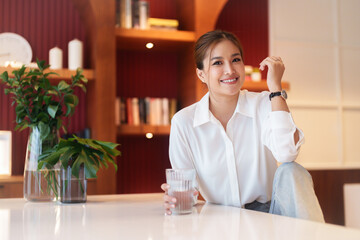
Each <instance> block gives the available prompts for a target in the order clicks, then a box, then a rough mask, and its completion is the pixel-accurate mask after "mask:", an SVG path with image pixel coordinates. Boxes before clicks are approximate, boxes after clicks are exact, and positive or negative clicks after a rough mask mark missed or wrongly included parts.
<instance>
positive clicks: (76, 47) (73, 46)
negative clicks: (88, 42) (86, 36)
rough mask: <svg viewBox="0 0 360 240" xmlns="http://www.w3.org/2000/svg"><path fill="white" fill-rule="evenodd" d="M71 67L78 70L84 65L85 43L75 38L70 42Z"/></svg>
mask: <svg viewBox="0 0 360 240" xmlns="http://www.w3.org/2000/svg"><path fill="white" fill-rule="evenodd" d="M68 48H69V66H68V67H69V69H70V70H76V69H77V68H82V67H83V43H82V42H81V41H80V40H78V39H74V40H72V41H70V42H69V46H68Z"/></svg>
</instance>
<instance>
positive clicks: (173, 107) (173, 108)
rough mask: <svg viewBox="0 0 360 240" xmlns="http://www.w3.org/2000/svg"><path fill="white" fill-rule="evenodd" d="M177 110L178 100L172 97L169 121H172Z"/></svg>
mask: <svg viewBox="0 0 360 240" xmlns="http://www.w3.org/2000/svg"><path fill="white" fill-rule="evenodd" d="M176 111H177V101H176V99H175V98H172V99H170V107H169V121H170V122H171V119H172V117H173V116H174V115H175V113H176Z"/></svg>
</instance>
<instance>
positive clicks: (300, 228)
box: [0, 194, 360, 240]
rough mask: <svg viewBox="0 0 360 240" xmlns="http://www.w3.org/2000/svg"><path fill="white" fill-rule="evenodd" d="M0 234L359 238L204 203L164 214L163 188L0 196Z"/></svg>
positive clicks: (352, 232) (356, 233) (67, 238)
mask: <svg viewBox="0 0 360 240" xmlns="http://www.w3.org/2000/svg"><path fill="white" fill-rule="evenodd" d="M0 239H1V240H8V239H29V240H30V239H36V240H40V239H46V240H51V239H62V240H71V239H76V240H80V239H81V240H82V239H85V240H91V239H97V240H99V239H101V240H102V239H131V240H132V239H134V240H137V239H143V240H156V239H176V240H177V239H217V240H218V239H220V240H226V239H237V240H239V239H246V240H248V239H261V240H264V239H286V240H288V239H291V240H294V239H306V240H308V239H319V240H330V239H341V240H345V239H354V240H355V239H356V240H359V239H360V230H356V229H349V228H345V227H341V226H337V225H331V224H321V223H316V222H311V221H305V220H299V219H294V218H288V217H282V216H276V215H271V214H266V213H260V212H255V211H250V210H246V209H240V208H235V207H227V206H220V205H211V204H203V205H199V206H198V207H196V208H194V209H193V213H192V214H189V215H172V216H165V215H164V210H163V207H162V194H134V195H106V196H105V195H104V196H88V201H87V202H86V203H85V204H60V203H32V202H26V201H25V200H23V199H2V200H0Z"/></svg>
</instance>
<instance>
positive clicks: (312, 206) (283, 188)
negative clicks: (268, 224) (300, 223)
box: [245, 162, 325, 222]
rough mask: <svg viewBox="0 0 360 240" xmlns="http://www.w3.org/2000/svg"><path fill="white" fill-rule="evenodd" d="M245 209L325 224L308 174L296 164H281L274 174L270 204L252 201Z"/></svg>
mask: <svg viewBox="0 0 360 240" xmlns="http://www.w3.org/2000/svg"><path fill="white" fill-rule="evenodd" d="M245 208H246V209H251V210H256V211H261V212H268V213H272V214H277V215H282V216H288V217H294V218H301V219H307V220H312V221H317V222H325V221H324V216H323V213H322V211H321V207H320V204H319V201H318V199H317V197H316V195H315V191H314V186H313V181H312V178H311V175H310V173H309V172H308V171H307V170H306V169H305V168H304V167H302V166H301V165H300V164H298V163H296V162H291V163H283V164H281V165H280V167H278V169H277V170H276V172H275V176H274V182H273V190H272V197H271V202H267V203H259V202H257V201H254V202H252V203H248V204H245Z"/></svg>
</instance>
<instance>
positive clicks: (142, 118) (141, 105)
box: [139, 98, 146, 124]
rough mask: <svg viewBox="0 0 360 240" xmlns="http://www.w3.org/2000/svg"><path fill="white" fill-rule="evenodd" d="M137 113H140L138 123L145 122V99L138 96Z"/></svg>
mask: <svg viewBox="0 0 360 240" xmlns="http://www.w3.org/2000/svg"><path fill="white" fill-rule="evenodd" d="M139 115H140V124H145V123H146V106H145V99H144V98H139Z"/></svg>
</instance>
